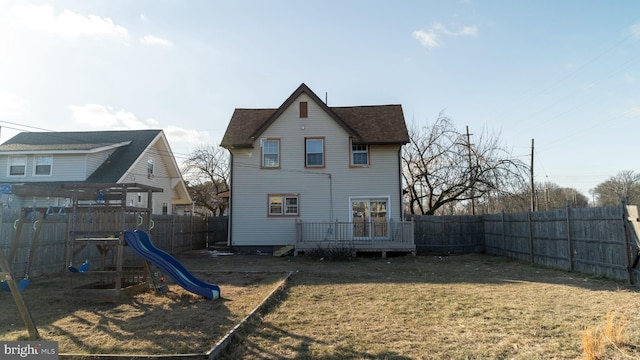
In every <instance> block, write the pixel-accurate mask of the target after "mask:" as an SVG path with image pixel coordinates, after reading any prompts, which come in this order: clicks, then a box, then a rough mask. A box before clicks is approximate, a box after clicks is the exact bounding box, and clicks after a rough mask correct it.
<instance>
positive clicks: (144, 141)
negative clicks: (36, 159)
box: [0, 130, 162, 183]
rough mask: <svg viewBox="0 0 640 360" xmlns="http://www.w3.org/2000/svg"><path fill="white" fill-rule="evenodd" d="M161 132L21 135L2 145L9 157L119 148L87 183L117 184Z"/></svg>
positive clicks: (136, 131)
mask: <svg viewBox="0 0 640 360" xmlns="http://www.w3.org/2000/svg"><path fill="white" fill-rule="evenodd" d="M161 132H162V130H125V131H85V132H22V133H19V134H18V135H16V136H14V137H13V138H11V139H9V140H8V141H6V142H5V143H3V144H2V145H0V151H1V152H3V153H8V154H20V153H24V154H32V153H78V152H91V151H94V150H98V149H103V148H107V147H113V148H116V150H115V151H114V152H113V153H112V154H111V156H110V157H109V159H107V161H105V162H104V163H103V164H102V165H100V167H98V169H96V171H94V172H93V174H91V175H90V176H89V177H88V178H87V179H86V181H85V182H88V183H116V182H118V181H119V180H120V179H121V177H122V176H123V175H124V174H125V173H126V172H127V171H128V170H129V169H130V168H131V166H132V165H133V164H134V162H135V161H136V160H137V159H138V158H139V157H140V156H141V155H142V153H143V152H144V151H145V150H146V149H147V148H148V147H149V146H150V145H151V144H152V142H153V141H154V139H155V138H156V137H157V136H158V135H159V134H160V133H161Z"/></svg>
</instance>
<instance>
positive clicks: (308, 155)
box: [305, 138, 324, 167]
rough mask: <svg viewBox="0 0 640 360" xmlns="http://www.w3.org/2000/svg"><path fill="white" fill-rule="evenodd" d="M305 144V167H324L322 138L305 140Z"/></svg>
mask: <svg viewBox="0 0 640 360" xmlns="http://www.w3.org/2000/svg"><path fill="white" fill-rule="evenodd" d="M305 142H306V143H305V166H306V167H324V138H306V139H305Z"/></svg>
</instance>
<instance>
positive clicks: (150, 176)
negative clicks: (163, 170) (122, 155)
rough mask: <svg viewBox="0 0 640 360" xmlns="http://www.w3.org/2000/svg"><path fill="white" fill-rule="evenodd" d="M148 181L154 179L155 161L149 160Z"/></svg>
mask: <svg viewBox="0 0 640 360" xmlns="http://www.w3.org/2000/svg"><path fill="white" fill-rule="evenodd" d="M147 179H153V159H149V160H147Z"/></svg>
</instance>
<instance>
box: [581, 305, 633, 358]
mask: <svg viewBox="0 0 640 360" xmlns="http://www.w3.org/2000/svg"><path fill="white" fill-rule="evenodd" d="M626 341H627V318H626V317H625V316H620V315H619V314H618V312H617V311H609V312H608V313H607V315H606V318H605V322H604V324H603V325H602V326H601V327H589V328H587V329H585V330H584V331H583V332H582V354H583V355H584V358H585V360H602V359H605V358H607V357H608V356H609V355H608V354H607V348H608V347H610V348H613V350H615V351H618V352H620V353H621V354H622V355H626V354H625V352H624V351H623V350H622V349H621V347H623V346H624V345H625V344H626Z"/></svg>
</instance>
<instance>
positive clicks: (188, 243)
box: [0, 212, 208, 278]
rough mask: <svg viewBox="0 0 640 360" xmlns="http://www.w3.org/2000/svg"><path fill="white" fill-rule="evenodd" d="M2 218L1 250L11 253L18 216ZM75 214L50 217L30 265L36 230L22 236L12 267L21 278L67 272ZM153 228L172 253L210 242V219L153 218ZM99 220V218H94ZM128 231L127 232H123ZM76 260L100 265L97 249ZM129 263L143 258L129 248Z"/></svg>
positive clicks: (157, 242)
mask: <svg viewBox="0 0 640 360" xmlns="http://www.w3.org/2000/svg"><path fill="white" fill-rule="evenodd" d="M4 215H6V216H3V217H2V222H1V224H0V251H3V252H5V253H8V248H9V246H10V243H11V242H12V240H13V237H14V236H15V234H16V230H15V229H14V222H15V220H16V219H15V216H13V217H12V216H8V215H7V214H4ZM70 219H71V214H70V213H69V212H67V213H66V214H52V215H47V216H46V217H45V218H44V219H43V221H42V224H41V231H40V234H39V238H38V244H37V247H36V253H35V257H34V258H33V261H32V262H29V261H28V259H29V255H30V254H29V252H30V250H31V242H32V240H31V239H32V236H31V235H33V231H32V230H31V227H29V228H26V227H25V229H23V230H22V231H21V233H20V239H19V241H18V247H17V251H16V254H15V257H14V261H13V263H12V264H10V266H11V269H12V271H13V273H14V275H15V276H16V277H17V278H20V277H21V276H23V275H24V274H25V273H26V272H27V270H28V274H29V276H30V277H34V276H39V275H46V274H56V273H61V272H63V271H65V270H66V268H67V266H68V265H69V264H66V263H65V251H66V248H65V246H66V241H67V237H68V236H69V231H70V228H71V227H70ZM151 220H152V222H153V228H152V229H151V231H150V235H151V240H152V241H153V243H154V244H155V245H156V246H157V247H158V248H160V249H163V250H165V251H167V252H169V253H171V254H179V253H181V252H184V251H189V250H195V249H206V248H207V245H208V242H207V236H208V228H207V226H208V225H207V223H208V221H207V218H205V217H197V216H180V215H153V216H152V218H151ZM93 221H98V219H93ZM147 225H148V224H140V226H139V228H143V229H145V228H147ZM122 230H126V229H122ZM75 257H76V258H77V260H85V259H86V260H89V261H90V262H94V263H99V261H100V254H99V252H98V250H97V249H96V248H92V247H86V248H84V249H83V250H80V251H79V252H78V253H77V254H76V255H75ZM124 260H125V262H139V261H140V258H139V257H138V256H137V255H136V254H135V253H134V252H133V251H132V250H131V249H129V248H128V247H125V254H124Z"/></svg>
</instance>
